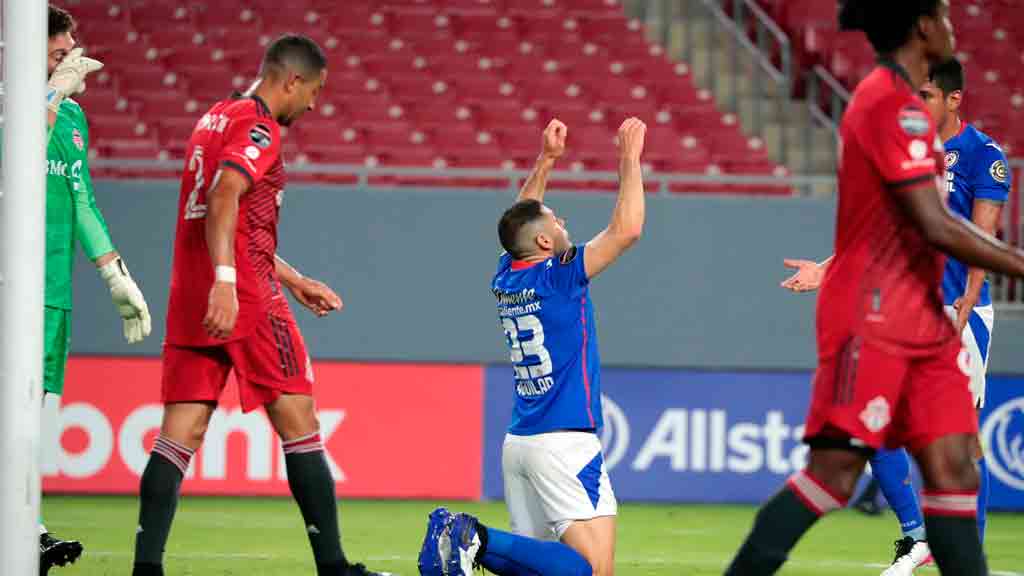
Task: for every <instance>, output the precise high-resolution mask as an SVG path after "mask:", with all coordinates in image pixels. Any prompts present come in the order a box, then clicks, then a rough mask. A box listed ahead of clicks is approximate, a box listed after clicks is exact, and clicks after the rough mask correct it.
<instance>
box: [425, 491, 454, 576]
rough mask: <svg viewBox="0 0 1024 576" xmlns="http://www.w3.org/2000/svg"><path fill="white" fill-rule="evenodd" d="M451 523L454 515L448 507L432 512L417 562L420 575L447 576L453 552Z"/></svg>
mask: <svg viewBox="0 0 1024 576" xmlns="http://www.w3.org/2000/svg"><path fill="white" fill-rule="evenodd" d="M451 523H452V515H451V512H448V509H447V508H438V509H436V510H434V511H433V512H431V513H430V517H429V519H428V521H427V535H426V536H424V538H423V547H422V548H420V557H419V561H418V562H417V565H418V566H419V569H420V576H447V574H448V558H449V556H451V552H452V541H451V535H450V529H451Z"/></svg>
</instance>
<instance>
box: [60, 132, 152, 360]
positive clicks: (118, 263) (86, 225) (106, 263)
mask: <svg viewBox="0 0 1024 576" xmlns="http://www.w3.org/2000/svg"><path fill="white" fill-rule="evenodd" d="M67 121H68V122H71V123H73V125H75V128H76V129H77V130H78V131H79V133H80V134H81V138H82V140H81V144H82V145H81V148H79V147H78V145H77V144H74V145H72V146H66V147H65V148H64V149H65V150H68V151H70V152H69V153H68V156H69V158H68V164H69V165H70V166H71V167H72V168H71V193H72V197H73V200H74V202H73V203H72V206H73V210H74V211H75V237H76V238H78V241H79V243H81V244H82V249H83V250H84V251H85V255H86V256H87V257H88V258H89V259H90V260H92V261H93V262H94V263H95V264H96V267H97V268H98V269H99V273H100V277H102V278H103V280H105V281H106V282H107V286H108V287H109V288H110V297H111V299H113V301H114V305H115V306H117V311H118V313H119V314H120V316H121V318H122V319H123V320H124V337H125V338H126V339H127V340H128V342H130V343H133V344H134V343H136V342H140V341H142V339H143V338H145V337H146V336H148V335H149V333H150V330H151V329H152V322H151V319H150V316H149V307H148V306H147V305H146V300H145V299H144V298H143V296H142V291H141V290H139V287H138V285H137V284H136V283H135V280H133V279H132V277H131V275H130V274H128V267H127V266H126V265H125V263H124V260H122V259H121V256H120V255H119V254H118V253H117V251H116V250H114V244H113V242H112V241H111V240H110V232H109V231H108V230H107V223H106V222H105V221H104V219H103V214H101V213H100V210H99V207H97V206H96V197H95V195H94V194H93V188H92V177H91V176H90V174H89V163H88V162H89V155H88V137H89V135H88V134H89V133H88V126H87V125H86V122H85V117H84V116H82V115H80V114H69V117H68V118H67ZM61 133H62V136H65V134H64V132H63V130H62V131H61ZM75 167H78V169H77V170H76V169H75Z"/></svg>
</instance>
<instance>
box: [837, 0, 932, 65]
mask: <svg viewBox="0 0 1024 576" xmlns="http://www.w3.org/2000/svg"><path fill="white" fill-rule="evenodd" d="M939 1H940V0H893V1H891V2H882V1H881V0H839V29H840V30H863V31H864V33H865V34H867V37H868V41H869V42H871V46H873V47H874V49H875V52H878V53H879V54H888V53H890V52H893V51H895V50H896V49H897V48H899V47H900V46H903V45H904V44H906V43H907V41H908V40H909V39H910V34H911V32H913V30H914V26H915V25H917V21H918V20H919V19H920V18H921V16H936V15H938V13H939Z"/></svg>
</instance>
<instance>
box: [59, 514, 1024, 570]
mask: <svg viewBox="0 0 1024 576" xmlns="http://www.w3.org/2000/svg"><path fill="white" fill-rule="evenodd" d="M443 504H446V505H448V506H449V507H450V508H452V509H453V510H460V511H466V512H471V513H473V514H476V515H478V516H479V517H480V518H481V519H482V520H483V521H484V522H485V523H488V524H493V525H494V526H496V527H506V526H507V525H508V516H507V514H506V513H505V509H504V506H503V504H501V503H461V502H450V503H443ZM435 505H437V503H433V502H385V501H344V502H342V503H341V508H340V510H341V522H342V540H343V543H344V545H345V551H346V554H347V555H348V557H349V558H350V559H352V560H355V561H360V562H365V563H367V564H368V565H369V566H370V567H371V568H374V569H378V570H389V571H393V572H396V573H397V574H399V575H402V576H412V575H415V574H417V571H416V554H417V553H418V551H419V547H420V543H421V542H422V538H423V531H424V528H425V526H426V518H427V513H429V512H430V510H431V509H433V507H434V506H435ZM137 506H138V504H137V501H136V499H135V498H133V497H63V496H60V497H46V498H44V500H43V511H44V513H45V518H46V522H47V526H48V527H49V528H50V529H51V530H53V531H54V532H55V533H57V534H58V535H60V536H65V537H69V538H71V537H73V538H77V539H80V540H81V541H82V542H83V543H84V544H85V546H86V554H85V555H84V556H83V557H82V558H81V559H80V560H79V561H78V563H76V564H75V565H74V566H71V567H68V568H64V569H60V568H54V569H53V570H51V571H50V574H51V575H52V576H65V575H66V576H107V575H110V576H113V575H115V574H116V575H119V576H120V575H125V574H130V573H131V562H132V550H133V548H132V547H133V538H134V533H135V523H136V514H137V512H138V508H137ZM754 512H755V509H754V508H752V507H746V506H669V505H640V504H626V505H623V506H622V507H621V509H620V511H619V514H620V515H619V530H618V536H619V542H618V550H617V552H618V562H617V568H616V573H617V574H620V575H623V576H627V575H628V576H632V575H638V576H639V575H645V576H646V575H649V576H661V575H666V576H667V575H669V574H671V575H673V576H678V575H681V574H682V575H690V574H693V575H711V574H721V573H722V570H723V568H724V567H725V564H726V563H727V562H728V560H729V559H730V558H731V556H732V554H733V552H734V551H735V550H736V548H737V547H738V546H739V544H740V541H741V539H742V538H743V536H744V535H745V534H746V532H747V530H748V529H749V528H750V523H751V520H752V518H753V515H754ZM897 532H898V528H897V524H896V520H895V517H894V516H893V515H892V514H891V513H886V514H885V515H884V516H881V517H877V518H868V517H865V516H862V515H860V514H858V513H855V512H852V511H843V512H840V513H837V514H833V515H831V516H829V517H828V518H826V519H825V520H824V521H822V522H820V523H819V524H818V525H817V526H816V527H815V529H814V530H812V531H811V532H810V534H809V535H808V536H807V537H805V538H804V539H803V540H802V541H801V542H800V545H799V546H798V547H797V549H796V550H795V551H794V552H793V554H792V557H791V560H790V562H789V563H788V564H787V565H786V567H785V568H784V569H783V570H782V572H781V574H783V575H789V576H798V575H799V576H811V575H815V576H847V575H849V576H854V575H858V576H859V575H864V576H868V575H875V576H877V575H878V574H879V573H881V571H882V569H883V568H884V567H885V565H886V564H887V563H888V562H889V561H891V560H892V558H891V553H892V552H891V550H892V542H893V540H894V539H895V538H896V535H897ZM987 540H988V541H987V543H986V547H987V552H988V557H989V567H990V569H991V570H992V571H993V574H994V575H997V574H1001V575H1004V576H1005V575H1011V574H1016V573H1018V572H1019V573H1021V575H1022V576H1024V515H1021V514H990V516H989V528H988V536H987ZM165 568H166V569H167V574H168V576H186V575H189V576H192V575H194V576H227V575H238V576H278V575H280V576H299V575H312V574H314V568H313V564H312V559H311V553H310V550H309V544H308V542H307V541H306V537H305V532H304V531H303V526H302V521H301V518H300V516H299V512H298V509H297V508H296V507H295V505H294V504H293V502H292V501H291V500H290V499H286V498H206V497H185V498H183V499H182V502H181V505H180V506H179V508H178V514H177V517H176V519H175V525H174V528H173V529H172V531H171V539H170V542H169V543H168V546H167V558H166V563H165ZM918 573H919V574H936V575H937V574H938V571H937V570H935V569H934V568H929V569H922V570H919V571H918Z"/></svg>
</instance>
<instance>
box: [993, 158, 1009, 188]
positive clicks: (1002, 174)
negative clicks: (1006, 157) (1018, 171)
mask: <svg viewBox="0 0 1024 576" xmlns="http://www.w3.org/2000/svg"><path fill="white" fill-rule="evenodd" d="M988 173H989V174H991V175H992V179H993V180H995V181H996V182H999V183H1000V184H1006V178H1007V176H1008V175H1009V173H1008V171H1007V168H1006V162H1004V161H1002V160H996V161H995V162H993V163H992V165H991V166H989V168H988Z"/></svg>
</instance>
